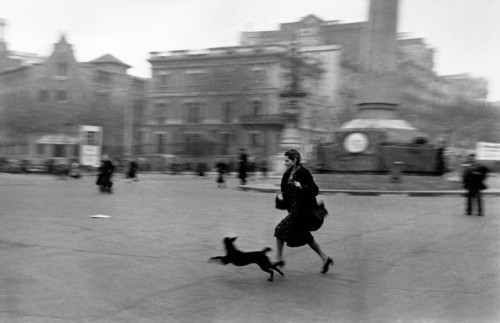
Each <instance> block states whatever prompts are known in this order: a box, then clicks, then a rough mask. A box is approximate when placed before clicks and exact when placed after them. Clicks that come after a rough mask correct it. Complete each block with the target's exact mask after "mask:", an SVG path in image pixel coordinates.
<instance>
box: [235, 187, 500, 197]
mask: <svg viewBox="0 0 500 323" xmlns="http://www.w3.org/2000/svg"><path fill="white" fill-rule="evenodd" d="M237 188H238V189H239V190H242V191H256V192H263V193H278V192H279V191H280V189H279V187H277V186H274V185H261V186H255V185H254V186H252V185H237ZM319 193H320V194H323V195H340V196H342V195H350V196H410V197H428V196H460V197H464V196H465V193H466V191H465V190H454V191H380V190H374V191H368V190H329V189H320V191H319ZM482 195H483V196H500V190H487V191H484V192H483V193H482Z"/></svg>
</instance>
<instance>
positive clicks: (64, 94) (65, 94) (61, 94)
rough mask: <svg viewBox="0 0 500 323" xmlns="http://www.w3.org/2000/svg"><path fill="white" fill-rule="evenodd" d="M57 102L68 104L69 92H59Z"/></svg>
mask: <svg viewBox="0 0 500 323" xmlns="http://www.w3.org/2000/svg"><path fill="white" fill-rule="evenodd" d="M56 100H57V102H67V101H68V91H64V90H58V91H57V92H56Z"/></svg>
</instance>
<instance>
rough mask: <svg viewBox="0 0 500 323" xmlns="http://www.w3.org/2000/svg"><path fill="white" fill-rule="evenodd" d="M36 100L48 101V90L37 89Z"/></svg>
mask: <svg viewBox="0 0 500 323" xmlns="http://www.w3.org/2000/svg"><path fill="white" fill-rule="evenodd" d="M38 100H39V101H40V102H48V101H49V91H48V90H39V91H38Z"/></svg>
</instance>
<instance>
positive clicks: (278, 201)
mask: <svg viewBox="0 0 500 323" xmlns="http://www.w3.org/2000/svg"><path fill="white" fill-rule="evenodd" d="M280 195H281V198H280ZM274 204H275V206H276V208H277V209H278V210H286V209H287V202H286V200H285V196H284V195H283V192H278V194H276V197H275V198H274Z"/></svg>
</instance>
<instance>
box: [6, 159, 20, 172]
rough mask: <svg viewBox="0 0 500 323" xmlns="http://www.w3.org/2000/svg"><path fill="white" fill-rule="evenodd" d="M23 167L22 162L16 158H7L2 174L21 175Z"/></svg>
mask: <svg viewBox="0 0 500 323" xmlns="http://www.w3.org/2000/svg"><path fill="white" fill-rule="evenodd" d="M22 171H23V166H22V164H21V160H19V159H14V158H7V159H5V162H4V163H3V166H2V172H4V173H13V174H19V173H22Z"/></svg>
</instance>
